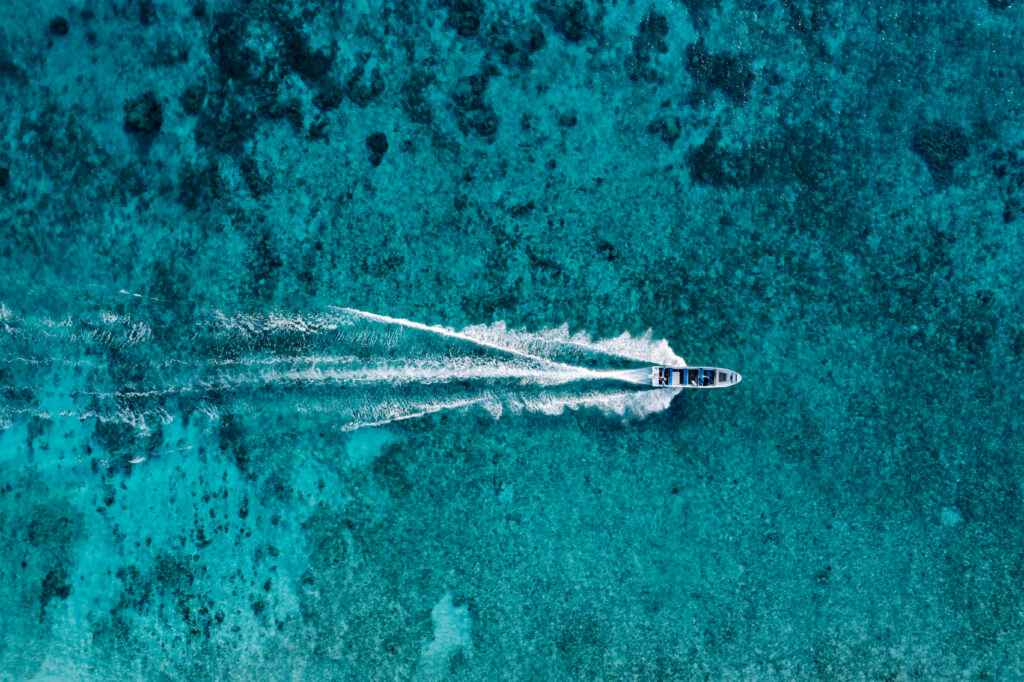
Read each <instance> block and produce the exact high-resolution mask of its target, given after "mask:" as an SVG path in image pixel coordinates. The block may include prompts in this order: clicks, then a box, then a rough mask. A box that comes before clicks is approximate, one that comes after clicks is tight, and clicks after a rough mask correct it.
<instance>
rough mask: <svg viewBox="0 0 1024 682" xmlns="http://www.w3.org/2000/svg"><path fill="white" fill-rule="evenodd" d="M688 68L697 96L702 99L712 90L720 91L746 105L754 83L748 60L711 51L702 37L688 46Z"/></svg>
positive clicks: (737, 102)
mask: <svg viewBox="0 0 1024 682" xmlns="http://www.w3.org/2000/svg"><path fill="white" fill-rule="evenodd" d="M686 70H687V72H689V74H690V76H691V77H692V78H693V82H694V85H695V86H696V92H695V95H697V96H698V99H703V98H704V97H706V96H707V95H708V94H709V93H710V92H711V91H712V90H718V91H719V92H721V93H722V94H723V95H725V96H726V97H728V98H729V99H730V100H732V101H733V102H734V103H736V104H743V103H744V102H746V100H747V94H748V93H749V92H750V86H751V85H753V83H754V72H753V71H751V70H750V67H749V66H748V65H747V62H746V60H745V59H743V58H742V57H739V56H736V55H731V54H726V53H723V52H711V51H709V50H708V49H707V47H706V46H705V45H704V41H703V40H698V41H697V42H696V43H694V44H692V45H688V46H687V47H686Z"/></svg>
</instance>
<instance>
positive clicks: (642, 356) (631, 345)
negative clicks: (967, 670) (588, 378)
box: [338, 308, 686, 367]
mask: <svg viewBox="0 0 1024 682" xmlns="http://www.w3.org/2000/svg"><path fill="white" fill-rule="evenodd" d="M338 310H340V311H342V312H345V313H348V314H350V315H356V316H359V317H363V318H365V319H368V320H374V321H376V322H380V323H383V324H394V325H400V326H403V327H407V328H409V329H418V330H420V331H425V332H430V333H433V334H439V335H441V336H446V337H448V338H452V339H459V340H461V341H468V342H470V343H473V344H476V345H479V346H483V347H485V348H490V349H492V350H497V351H501V352H503V353H510V354H512V355H517V356H519V357H523V358H528V359H531V360H538V361H548V362H554V361H553V360H550V359H549V358H546V357H544V355H543V354H544V353H545V352H549V351H550V350H551V349H552V348H555V349H557V350H558V351H561V352H565V350H566V349H570V348H571V349H575V350H577V351H585V352H589V353H595V354H600V355H608V356H613V357H618V358H623V359H627V360H636V361H639V362H649V363H651V364H652V365H660V364H664V365H673V366H676V367H681V366H685V365H686V362H685V361H684V360H683V359H682V358H681V357H679V356H678V355H676V354H675V353H674V352H673V351H672V349H671V348H670V347H669V345H668V342H666V341H665V340H664V339H662V340H659V341H653V340H652V338H651V336H652V333H651V331H650V330H648V331H647V333H645V334H644V335H643V336H641V337H639V338H633V337H632V336H630V334H629V333H628V332H624V333H622V334H621V335H619V336H617V337H616V338H614V339H605V340H601V341H592V340H591V338H590V335H589V334H587V333H586V332H578V333H576V334H573V335H572V336H570V335H569V325H568V324H563V325H562V326H561V327H558V328H556V329H548V330H544V331H540V332H527V331H523V330H510V329H508V327H507V325H506V324H505V323H504V322H496V323H494V324H492V325H473V326H470V327H466V328H465V329H463V330H462V331H455V330H454V329H451V328H449V327H442V326H439V325H428V324H423V323H422V322H414V321H412V320H406V319H403V318H399V317H390V316H388V315H379V314H377V313H369V312H365V311H362V310H356V309H355V308H338ZM556 364H559V365H562V364H563V363H556ZM565 366H569V365H565Z"/></svg>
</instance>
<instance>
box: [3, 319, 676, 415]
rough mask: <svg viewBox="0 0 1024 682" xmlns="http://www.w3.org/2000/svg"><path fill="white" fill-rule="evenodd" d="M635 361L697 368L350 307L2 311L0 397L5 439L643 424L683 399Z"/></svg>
mask: <svg viewBox="0 0 1024 682" xmlns="http://www.w3.org/2000/svg"><path fill="white" fill-rule="evenodd" d="M172 319H173V318H172ZM623 361H629V363H631V364H627V363H626V362H623ZM637 363H641V364H643V365H646V367H648V368H649V367H650V366H651V365H658V364H672V365H675V366H682V365H684V364H685V363H684V362H683V361H682V358H679V357H678V356H677V355H676V354H675V353H674V352H672V350H671V348H670V347H669V346H668V344H667V343H666V342H665V341H663V340H653V339H652V338H651V333H650V332H648V333H646V334H645V335H643V336H640V337H631V336H630V335H629V334H628V333H624V334H622V335H620V336H618V337H615V338H612V339H604V340H600V339H599V340H593V339H591V337H590V336H589V335H588V334H587V333H585V332H578V333H576V334H570V333H569V328H568V325H562V326H560V327H557V328H554V329H546V330H541V331H537V332H530V331H527V330H514V329H509V327H508V326H507V325H506V323H505V322H496V323H492V324H489V325H473V326H469V327H466V328H464V329H462V330H455V329H451V328H449V327H445V326H441V325H431V324H424V323H421V322H416V321H414V320H407V319H402V318H397V317H392V316H388V315H381V314H377V313H371V312H367V311H361V310H357V309H355V308H345V307H335V308H332V309H331V311H329V312H325V313H322V314H315V315H311V316H301V315H292V316H289V315H282V314H276V313H275V314H270V315H233V316H228V315H225V314H224V313H221V312H219V311H206V312H200V313H199V314H197V315H196V316H194V317H193V319H192V321H191V322H190V323H188V324H172V323H170V322H167V321H166V319H165V317H164V316H163V315H162V314H161V312H160V311H159V310H157V311H153V310H152V309H149V310H148V313H147V309H146V308H143V307H139V308H133V309H131V310H124V309H121V310H120V311H119V312H118V313H116V314H114V313H107V312H102V311H100V312H96V311H91V312H85V313H83V314H81V315H79V316H74V315H67V316H64V317H61V318H59V319H53V318H47V317H45V316H33V315H30V314H26V315H23V316H22V317H18V316H17V315H15V314H14V313H13V312H12V311H11V310H10V309H9V308H7V307H4V306H3V305H2V304H0V364H3V365H5V366H6V367H7V368H8V369H7V371H6V372H3V373H0V396H3V395H7V396H15V398H16V399H14V400H13V401H12V402H11V403H9V404H4V402H3V400H2V399H0V430H2V429H6V428H9V426H10V425H11V424H13V423H14V422H15V421H17V420H22V419H25V418H28V417H29V416H36V417H41V418H49V419H53V418H58V417H61V416H63V417H69V418H78V419H88V420H96V421H102V422H119V423H124V424H127V425H130V426H131V427H133V428H135V429H138V430H140V431H149V430H151V429H152V428H153V427H154V426H155V425H156V424H169V423H172V422H174V421H175V420H185V419H188V417H189V415H192V414H200V415H205V416H206V417H207V418H208V419H209V420H211V421H217V420H220V419H221V418H222V417H223V416H224V415H230V414H244V415H251V416H252V417H253V420H254V423H259V422H260V421H261V419H260V415H268V416H269V418H273V419H278V420H280V419H283V420H288V419H289V417H291V418H294V417H295V416H296V415H309V416H316V417H317V418H318V419H319V418H322V419H324V420H326V421H329V422H331V423H332V426H333V427H334V428H340V429H342V430H352V429H355V428H360V427H362V426H370V425H381V424H387V423H392V422H395V421H402V420H408V419H414V418H417V417H422V416H425V415H428V414H434V413H437V412H441V411H446V410H466V409H476V408H481V409H483V410H485V411H486V412H488V413H490V414H491V415H493V416H494V417H495V418H498V417H500V416H501V415H502V414H508V413H522V412H530V413H537V414H560V413H562V412H564V411H565V410H577V409H581V408H596V409H598V410H600V411H602V412H604V413H607V414H610V415H618V416H621V417H625V418H640V417H643V416H645V415H647V414H650V413H651V412H655V411H658V410H661V409H665V407H667V405H668V404H669V402H670V401H671V399H672V398H673V397H674V396H675V395H676V394H677V393H678V391H677V390H674V389H658V390H651V386H650V384H649V373H647V370H645V369H643V370H642V369H639V368H638V367H637ZM583 364H585V365H586V366H583Z"/></svg>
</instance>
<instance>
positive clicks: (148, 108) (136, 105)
mask: <svg viewBox="0 0 1024 682" xmlns="http://www.w3.org/2000/svg"><path fill="white" fill-rule="evenodd" d="M124 123H125V126H127V127H128V129H129V130H131V131H133V132H136V133H141V134H143V135H155V134H156V133H158V132H159V131H160V127H161V126H162V125H163V124H164V107H163V105H162V104H161V103H160V100H159V99H157V97H156V93H154V92H153V91H152V90H150V91H148V92H145V93H143V94H142V95H140V96H138V97H136V98H135V99H131V100H128V102H127V103H126V104H125V117H124Z"/></svg>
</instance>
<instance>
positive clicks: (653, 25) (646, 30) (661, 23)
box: [626, 9, 669, 83]
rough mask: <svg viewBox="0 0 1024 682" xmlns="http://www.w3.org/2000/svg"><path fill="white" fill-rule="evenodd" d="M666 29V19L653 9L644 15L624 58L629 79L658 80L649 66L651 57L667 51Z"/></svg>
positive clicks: (667, 27) (652, 81)
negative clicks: (629, 50) (628, 52)
mask: <svg viewBox="0 0 1024 682" xmlns="http://www.w3.org/2000/svg"><path fill="white" fill-rule="evenodd" d="M668 29H669V26H668V19H666V18H665V16H664V15H662V14H659V13H658V12H655V11H654V10H653V9H652V10H650V11H649V12H648V13H647V14H646V15H645V16H644V18H643V21H641V22H640V27H639V29H638V31H637V34H636V36H635V37H634V38H633V49H632V51H631V52H630V54H629V56H628V57H627V58H626V75H627V76H629V78H630V79H631V80H645V81H648V82H651V83H654V82H657V81H658V80H660V78H659V76H658V74H657V73H656V72H655V70H654V69H653V67H652V66H651V59H652V57H653V56H654V55H656V54H664V53H665V52H668V45H667V44H666V43H665V36H667V35H668Z"/></svg>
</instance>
